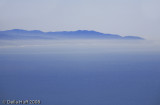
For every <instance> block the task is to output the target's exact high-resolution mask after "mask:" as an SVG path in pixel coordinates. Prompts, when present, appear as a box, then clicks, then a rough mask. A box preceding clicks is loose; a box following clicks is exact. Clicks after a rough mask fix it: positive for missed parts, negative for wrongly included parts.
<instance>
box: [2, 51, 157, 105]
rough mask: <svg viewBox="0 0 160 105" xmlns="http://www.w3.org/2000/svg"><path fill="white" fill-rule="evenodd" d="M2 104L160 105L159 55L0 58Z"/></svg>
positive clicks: (9, 55)
mask: <svg viewBox="0 0 160 105" xmlns="http://www.w3.org/2000/svg"><path fill="white" fill-rule="evenodd" d="M0 99H1V100H2V99H11V100H13V99H16V100H26V99H39V100H41V102H42V105H160V54H154V53H148V54H141V53H127V54H126V53H112V54H89V53H88V54H87V53H83V54H1V55H0Z"/></svg>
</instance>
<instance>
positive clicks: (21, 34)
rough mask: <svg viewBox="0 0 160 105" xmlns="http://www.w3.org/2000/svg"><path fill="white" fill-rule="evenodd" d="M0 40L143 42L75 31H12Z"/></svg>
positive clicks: (117, 36)
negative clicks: (112, 40)
mask: <svg viewBox="0 0 160 105" xmlns="http://www.w3.org/2000/svg"><path fill="white" fill-rule="evenodd" d="M0 39H125V40H128V39H132V40H143V38H141V37H137V36H125V37H122V36H120V35H115V34H104V33H100V32H96V31H88V30H77V31H58V32H42V31H39V30H32V31H27V30H22V29H13V30H7V31H0Z"/></svg>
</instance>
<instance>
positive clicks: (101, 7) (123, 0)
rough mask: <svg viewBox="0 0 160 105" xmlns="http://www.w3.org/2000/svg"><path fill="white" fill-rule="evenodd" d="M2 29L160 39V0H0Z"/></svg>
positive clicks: (0, 24)
mask: <svg viewBox="0 0 160 105" xmlns="http://www.w3.org/2000/svg"><path fill="white" fill-rule="evenodd" d="M0 15H1V16H0V30H8V29H26V30H42V31H72V30H73V31H74V30H96V31H99V32H103V33H112V34H120V35H122V36H123V35H124V36H126V35H134V36H141V37H144V38H148V39H160V30H159V28H160V0H0Z"/></svg>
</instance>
